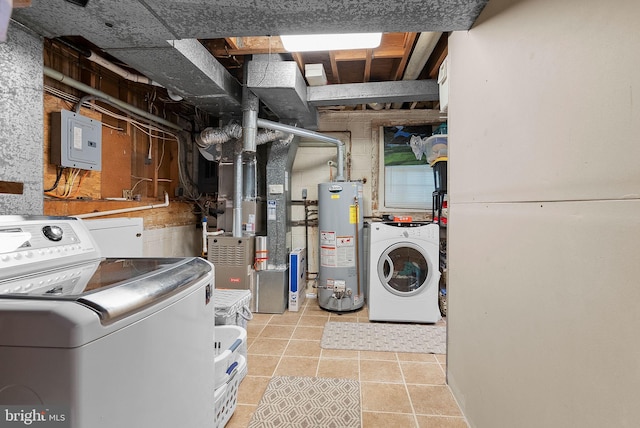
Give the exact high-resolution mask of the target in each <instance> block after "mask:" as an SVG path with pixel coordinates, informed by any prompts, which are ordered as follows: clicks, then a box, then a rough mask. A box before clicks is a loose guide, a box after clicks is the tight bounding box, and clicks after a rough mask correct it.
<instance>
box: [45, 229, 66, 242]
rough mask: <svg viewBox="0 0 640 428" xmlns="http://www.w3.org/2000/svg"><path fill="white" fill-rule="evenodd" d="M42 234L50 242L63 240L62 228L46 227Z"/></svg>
mask: <svg viewBox="0 0 640 428" xmlns="http://www.w3.org/2000/svg"><path fill="white" fill-rule="evenodd" d="M42 233H44V236H46V237H47V239H49V240H50V241H56V242H57V241H60V240H62V228H61V227H60V226H45V227H43V228H42Z"/></svg>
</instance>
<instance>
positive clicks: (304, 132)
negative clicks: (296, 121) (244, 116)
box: [258, 119, 345, 181]
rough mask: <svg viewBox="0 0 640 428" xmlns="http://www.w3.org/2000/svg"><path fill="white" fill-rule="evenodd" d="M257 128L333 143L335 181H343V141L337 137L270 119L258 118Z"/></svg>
mask: <svg viewBox="0 0 640 428" xmlns="http://www.w3.org/2000/svg"><path fill="white" fill-rule="evenodd" d="M258 128H266V129H272V130H274V131H282V132H287V133H289V134H294V135H297V136H299V137H305V138H309V139H310V140H316V141H323V142H325V143H331V144H335V145H336V146H337V148H338V174H337V175H336V181H344V180H345V178H344V143H343V142H342V141H341V140H339V139H337V138H333V137H330V136H328V135H325V134H320V133H318V132H314V131H309V130H308V129H304V128H298V127H296V126H291V125H285V124H283V123H279V122H272V121H270V120H265V119H258Z"/></svg>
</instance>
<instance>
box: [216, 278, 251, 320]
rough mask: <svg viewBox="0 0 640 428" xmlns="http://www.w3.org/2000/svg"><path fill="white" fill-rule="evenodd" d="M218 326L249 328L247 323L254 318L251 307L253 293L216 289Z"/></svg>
mask: <svg viewBox="0 0 640 428" xmlns="http://www.w3.org/2000/svg"><path fill="white" fill-rule="evenodd" d="M213 300H214V306H215V310H216V321H215V324H216V325H237V326H240V327H242V328H244V329H246V328H247V321H249V320H251V319H252V318H253V314H252V313H251V309H250V308H249V305H250V304H251V291H249V290H227V289H219V288H216V290H215V293H214V296H213Z"/></svg>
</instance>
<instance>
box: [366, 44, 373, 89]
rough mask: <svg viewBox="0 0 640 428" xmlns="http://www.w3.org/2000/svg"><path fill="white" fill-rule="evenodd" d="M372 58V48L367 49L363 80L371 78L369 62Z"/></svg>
mask: <svg viewBox="0 0 640 428" xmlns="http://www.w3.org/2000/svg"><path fill="white" fill-rule="evenodd" d="M372 60H373V49H367V59H366V60H365V63H364V82H368V81H370V80H371V62H372Z"/></svg>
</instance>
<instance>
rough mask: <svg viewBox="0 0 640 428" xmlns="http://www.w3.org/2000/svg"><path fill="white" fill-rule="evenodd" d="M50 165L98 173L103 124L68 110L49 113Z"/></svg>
mask: <svg viewBox="0 0 640 428" xmlns="http://www.w3.org/2000/svg"><path fill="white" fill-rule="evenodd" d="M51 163H54V164H56V165H60V166H64V167H69V168H80V169H90V170H94V171H100V170H101V169H102V122H100V121H97V120H95V119H91V118H89V117H86V116H82V115H80V114H78V113H74V112H71V111H67V110H61V111H59V112H53V113H51Z"/></svg>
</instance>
